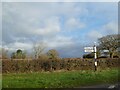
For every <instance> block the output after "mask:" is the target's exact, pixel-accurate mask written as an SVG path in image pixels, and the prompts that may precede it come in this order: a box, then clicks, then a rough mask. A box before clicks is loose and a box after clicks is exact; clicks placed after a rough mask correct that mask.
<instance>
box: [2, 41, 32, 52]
mask: <svg viewBox="0 0 120 90" xmlns="http://www.w3.org/2000/svg"><path fill="white" fill-rule="evenodd" d="M32 47H33V46H32V44H31V43H22V42H14V43H10V44H8V45H4V46H3V48H5V49H6V50H10V51H15V50H17V49H21V50H30V49H32Z"/></svg>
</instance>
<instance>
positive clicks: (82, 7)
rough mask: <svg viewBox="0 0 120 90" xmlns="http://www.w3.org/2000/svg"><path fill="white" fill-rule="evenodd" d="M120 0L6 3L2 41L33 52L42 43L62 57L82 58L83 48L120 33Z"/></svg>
mask: <svg viewBox="0 0 120 90" xmlns="http://www.w3.org/2000/svg"><path fill="white" fill-rule="evenodd" d="M117 27H118V3H117V2H106V3H105V2H77V3H76V2H74V3H73V2H56V3H55V2H26V3H25V2H21V3H20V2H16V3H14V2H11V3H10V2H3V3H2V44H3V47H4V48H6V49H9V51H14V50H16V49H24V50H27V51H32V48H33V46H34V44H35V43H39V42H42V43H44V44H45V45H46V46H47V48H46V49H47V50H49V49H56V50H57V51H58V52H59V54H60V56H61V57H81V56H82V55H83V54H84V50H83V47H85V46H92V45H93V44H94V42H95V41H96V42H97V39H98V38H100V37H102V36H105V35H108V34H117V33H118V28H117Z"/></svg>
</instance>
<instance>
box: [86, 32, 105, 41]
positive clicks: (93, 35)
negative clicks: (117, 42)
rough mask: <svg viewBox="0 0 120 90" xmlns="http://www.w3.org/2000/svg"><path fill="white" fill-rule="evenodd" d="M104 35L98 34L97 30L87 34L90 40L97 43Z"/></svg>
mask: <svg viewBox="0 0 120 90" xmlns="http://www.w3.org/2000/svg"><path fill="white" fill-rule="evenodd" d="M102 36H103V35H102V34H101V33H100V32H98V31H97V30H92V31H91V32H89V33H88V34H87V38H89V40H90V41H92V40H93V41H95V40H97V39H98V38H101V37H102Z"/></svg>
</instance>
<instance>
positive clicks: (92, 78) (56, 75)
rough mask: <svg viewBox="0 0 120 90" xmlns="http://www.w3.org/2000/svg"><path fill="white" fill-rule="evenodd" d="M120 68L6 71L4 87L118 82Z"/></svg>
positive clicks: (64, 86) (51, 86)
mask: <svg viewBox="0 0 120 90" xmlns="http://www.w3.org/2000/svg"><path fill="white" fill-rule="evenodd" d="M117 82H118V68H111V69H110V68H106V69H105V70H98V71H96V72H95V71H93V70H72V71H65V70H60V71H59V70H58V71H54V72H49V71H47V72H29V73H4V74H3V83H2V85H3V88H75V87H81V86H86V85H87V86H88V85H95V84H106V83H117Z"/></svg>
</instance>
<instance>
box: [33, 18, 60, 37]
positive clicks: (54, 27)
mask: <svg viewBox="0 0 120 90" xmlns="http://www.w3.org/2000/svg"><path fill="white" fill-rule="evenodd" d="M44 23H45V26H44V27H42V28H39V29H37V30H33V31H31V33H33V34H36V35H37V34H38V35H43V36H47V35H48V36H49V35H54V34H56V33H58V32H60V21H59V18H58V17H52V18H48V19H46V20H45V22H44Z"/></svg>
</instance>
